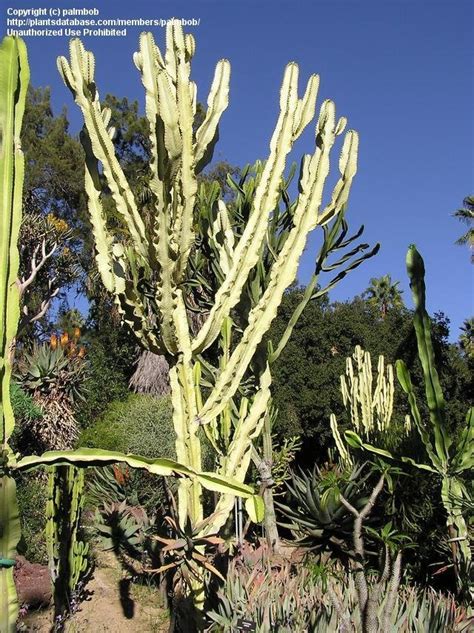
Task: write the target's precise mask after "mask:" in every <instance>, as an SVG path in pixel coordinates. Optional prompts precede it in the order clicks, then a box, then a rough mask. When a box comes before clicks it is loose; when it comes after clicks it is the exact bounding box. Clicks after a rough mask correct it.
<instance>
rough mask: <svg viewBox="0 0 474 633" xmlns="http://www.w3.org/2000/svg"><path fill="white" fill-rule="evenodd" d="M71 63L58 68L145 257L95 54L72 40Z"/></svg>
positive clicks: (142, 229) (143, 239)
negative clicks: (96, 81)
mask: <svg viewBox="0 0 474 633" xmlns="http://www.w3.org/2000/svg"><path fill="white" fill-rule="evenodd" d="M70 57H71V63H70V64H69V63H68V61H67V60H66V58H65V57H59V58H58V69H59V72H60V74H61V76H62V78H63V81H64V83H65V84H66V86H67V87H68V88H69V89H70V90H71V92H72V94H73V96H74V100H75V101H76V103H77V104H78V106H79V107H80V108H81V111H82V114H83V117H84V123H85V125H86V128H87V131H88V133H89V137H90V141H91V146H92V150H93V152H94V155H95V157H96V158H97V160H99V161H100V162H101V163H102V167H103V170H104V175H105V177H106V180H107V184H108V186H109V188H110V191H111V193H112V197H113V200H114V202H115V205H116V207H117V211H118V212H119V213H120V214H121V215H122V217H123V218H124V220H125V222H126V225H127V228H128V230H129V232H130V236H131V238H132V239H133V242H134V245H135V249H136V252H137V253H139V254H140V255H141V256H142V257H143V259H144V260H146V255H147V238H146V233H145V225H144V223H143V220H142V218H141V217H140V214H139V213H138V209H137V205H136V202H135V198H134V196H133V193H132V191H131V190H130V187H129V184H128V182H127V179H126V178H125V175H124V173H123V170H122V168H121V166H120V163H119V161H118V159H117V157H116V156H115V149H114V144H113V142H112V139H111V137H110V134H109V130H108V128H107V124H108V120H109V118H110V113H109V111H107V110H104V111H102V110H101V107H100V102H99V95H98V92H97V89H96V86H95V84H94V56H93V55H92V53H91V52H89V51H86V50H85V48H84V46H83V44H82V42H81V41H80V40H78V39H73V40H71V43H70Z"/></svg>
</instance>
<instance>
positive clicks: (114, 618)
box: [20, 567, 168, 633]
mask: <svg viewBox="0 0 474 633" xmlns="http://www.w3.org/2000/svg"><path fill="white" fill-rule="evenodd" d="M87 592H88V593H89V597H88V599H87V600H85V601H84V602H82V603H81V605H80V607H79V610H78V611H77V612H76V613H75V614H74V616H73V617H72V618H71V619H70V621H69V622H68V623H67V626H66V631H67V633H83V632H84V633H88V632H90V633H107V632H109V631H110V632H113V633H129V632H134V633H148V632H150V633H165V632H167V631H168V614H167V612H166V610H164V609H163V608H160V607H159V606H157V603H159V595H158V592H157V590H156V588H150V587H147V586H144V585H133V584H132V583H130V580H129V579H127V578H123V575H122V573H121V572H120V571H119V570H117V569H114V568H110V567H106V568H101V567H98V568H96V569H95V571H94V576H93V578H92V579H91V580H90V582H89V583H88V585H87ZM51 618H52V612H51V610H50V609H48V610H43V611H38V612H36V613H31V614H29V615H28V616H27V617H26V618H25V619H24V626H25V628H23V631H25V632H33V631H35V632H39V633H49V631H50V628H51ZM20 630H22V629H20Z"/></svg>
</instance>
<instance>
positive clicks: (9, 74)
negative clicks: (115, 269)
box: [0, 37, 29, 633]
mask: <svg viewBox="0 0 474 633" xmlns="http://www.w3.org/2000/svg"><path fill="white" fill-rule="evenodd" d="M28 81H29V68H28V59H27V54H26V47H25V44H24V42H23V41H22V40H19V39H17V38H14V37H6V38H5V39H4V40H3V42H2V44H1V45H0V182H1V183H2V184H1V187H2V191H1V195H0V258H1V261H0V346H1V350H0V386H1V396H0V436H1V437H0V442H1V444H0V631H1V632H2V633H9V632H10V631H15V630H16V618H17V615H18V601H17V595H16V590H15V584H14V581H13V564H14V556H15V554H16V547H17V544H18V541H19V539H20V518H19V514H18V504H17V499H16V485H15V481H14V479H13V478H12V477H11V476H10V474H9V463H10V462H11V460H12V451H11V449H10V447H9V445H8V440H9V438H10V436H11V434H12V432H13V428H14V424H15V420H14V417H13V411H12V406H11V402H10V379H11V370H12V368H11V364H12V359H13V350H14V347H15V338H16V333H17V328H18V320H19V316H20V306H19V294H18V293H19V291H18V286H17V284H16V280H17V277H18V265H19V256H18V249H17V241H18V235H19V230H20V223H21V198H22V189H23V173H24V158H23V152H22V151H21V144H20V132H21V125H22V120H23V113H24V110H25V101H26V90H27V87H28Z"/></svg>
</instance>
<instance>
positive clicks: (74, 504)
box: [46, 466, 88, 631]
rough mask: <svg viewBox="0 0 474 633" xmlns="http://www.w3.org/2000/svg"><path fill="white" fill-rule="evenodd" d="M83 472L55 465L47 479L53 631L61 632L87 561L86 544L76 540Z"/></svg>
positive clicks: (77, 536)
mask: <svg viewBox="0 0 474 633" xmlns="http://www.w3.org/2000/svg"><path fill="white" fill-rule="evenodd" d="M83 489H84V471H83V470H80V469H78V468H75V467H74V466H56V467H54V468H52V469H51V470H50V472H49V476H48V501H47V504H46V520H47V523H46V544H47V548H48V557H49V566H50V571H51V578H52V581H53V594H54V608H55V613H54V616H55V630H58V631H59V630H63V625H64V619H65V617H66V615H67V614H68V612H69V610H70V607H71V603H72V599H73V596H74V592H75V591H77V590H78V587H79V582H80V580H81V578H82V577H83V576H84V574H85V572H86V570H87V566H88V561H87V550H88V545H86V544H85V543H84V542H83V541H81V539H80V534H79V531H80V520H81V512H82V506H83V504H84V497H83V495H82V493H83Z"/></svg>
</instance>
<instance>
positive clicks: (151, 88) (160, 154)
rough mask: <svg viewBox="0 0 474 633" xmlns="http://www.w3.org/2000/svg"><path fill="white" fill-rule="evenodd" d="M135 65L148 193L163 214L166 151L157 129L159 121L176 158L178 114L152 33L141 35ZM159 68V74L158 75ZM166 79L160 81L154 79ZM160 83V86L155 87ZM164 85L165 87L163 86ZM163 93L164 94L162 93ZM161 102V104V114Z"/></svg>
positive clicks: (165, 196) (178, 142)
mask: <svg viewBox="0 0 474 633" xmlns="http://www.w3.org/2000/svg"><path fill="white" fill-rule="evenodd" d="M133 59H134V62H135V65H136V66H137V68H138V70H139V71H140V73H141V77H142V83H143V86H144V88H145V112H146V116H147V119H148V124H149V126H150V141H151V163H150V167H151V173H152V177H151V180H150V189H151V190H152V191H153V193H154V194H155V205H156V208H157V211H161V212H162V211H163V210H164V208H165V206H166V205H168V204H169V191H168V190H167V188H166V187H164V178H165V169H166V167H165V165H166V161H167V159H166V152H167V150H166V147H165V139H164V133H163V130H162V129H161V128H160V126H159V117H161V121H162V122H163V125H164V126H165V127H166V130H167V134H166V138H167V140H168V143H170V142H172V143H173V146H176V148H177V149H175V150H174V151H172V150H169V151H170V153H171V154H172V155H173V156H175V157H176V156H178V155H179V147H180V141H179V130H178V120H177V113H176V110H175V108H174V107H173V106H174V102H175V99H173V96H172V93H171V88H170V85H169V79H167V77H166V73H165V71H164V62H163V59H162V57H161V54H160V51H159V49H158V48H157V46H156V44H155V40H154V39H153V35H152V34H151V33H142V34H141V35H140V51H139V52H137V53H135V55H134V57H133ZM157 67H158V69H159V70H158V71H157ZM163 74H164V75H165V76H163V77H162V78H160V79H159V80H158V79H157V75H163ZM158 81H159V83H158ZM163 81H164V84H163ZM158 85H161V91H160V97H158V91H159V88H158ZM164 89H165V90H166V92H165V93H164V92H163V90H164ZM160 101H161V102H162V105H161V111H160Z"/></svg>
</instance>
